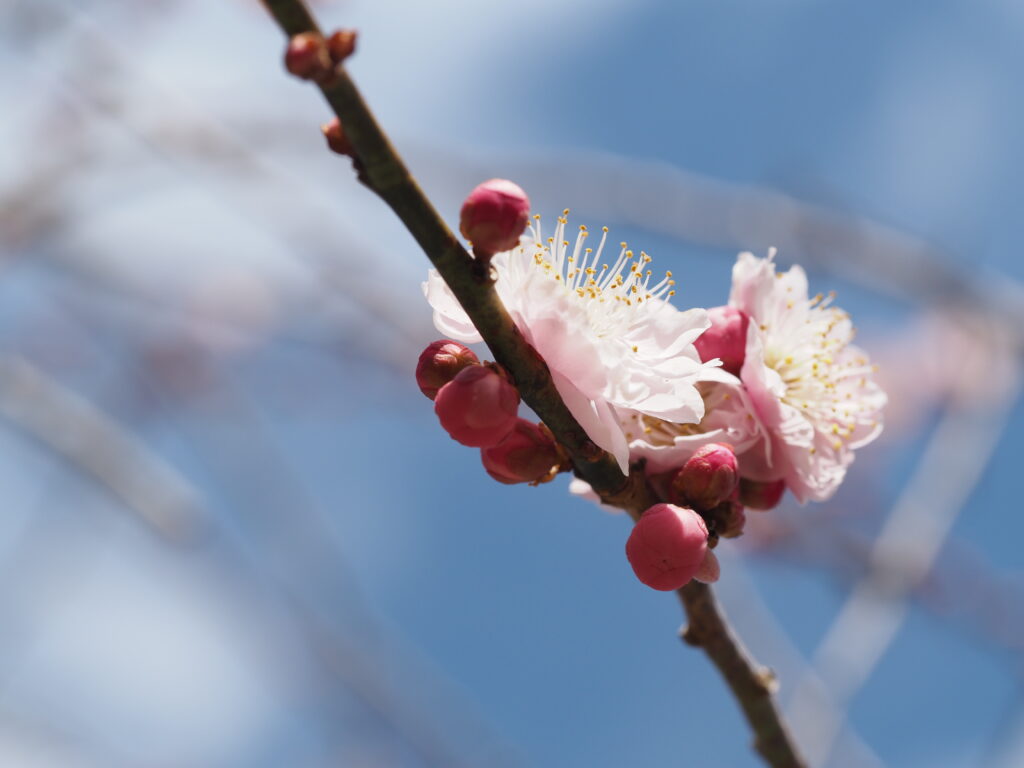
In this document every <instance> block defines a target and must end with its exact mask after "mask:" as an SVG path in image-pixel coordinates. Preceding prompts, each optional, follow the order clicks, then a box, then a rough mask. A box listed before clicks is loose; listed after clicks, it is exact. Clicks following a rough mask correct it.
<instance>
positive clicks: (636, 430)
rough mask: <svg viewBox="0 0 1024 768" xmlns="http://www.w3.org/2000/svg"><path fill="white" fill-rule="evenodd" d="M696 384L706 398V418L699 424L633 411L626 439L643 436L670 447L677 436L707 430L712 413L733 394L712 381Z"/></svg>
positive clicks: (662, 446) (636, 438) (685, 435)
mask: <svg viewBox="0 0 1024 768" xmlns="http://www.w3.org/2000/svg"><path fill="white" fill-rule="evenodd" d="M696 386H697V391H698V392H700V396H701V398H703V400H704V418H703V419H701V421H700V423H699V424H677V423H675V422H671V421H665V420H664V419H659V418H657V417H655V416H648V415H647V414H644V413H633V414H631V416H630V417H629V421H628V423H627V424H626V425H625V434H626V439H627V440H629V441H631V442H632V441H633V440H638V439H641V438H642V439H643V441H644V442H645V443H647V444H648V445H652V446H654V447H656V448H668V447H671V446H673V445H675V439H676V438H677V437H693V436H694V435H700V434H703V433H704V432H706V431H707V429H706V427H705V425H706V424H707V422H708V419H709V418H710V417H711V414H712V413H714V411H715V409H716V408H719V407H720V406H722V405H723V404H724V403H725V402H726V401H727V400H730V399H732V394H730V393H729V392H728V391H727V389H726V388H725V387H720V386H716V384H715V383H714V382H710V381H699V382H697V385H696Z"/></svg>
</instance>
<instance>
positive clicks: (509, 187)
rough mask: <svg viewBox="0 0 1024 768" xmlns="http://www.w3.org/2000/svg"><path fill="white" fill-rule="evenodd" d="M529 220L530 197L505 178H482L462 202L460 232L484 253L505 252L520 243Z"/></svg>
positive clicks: (475, 247)
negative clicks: (486, 179)
mask: <svg viewBox="0 0 1024 768" xmlns="http://www.w3.org/2000/svg"><path fill="white" fill-rule="evenodd" d="M529 220H530V199H529V198H528V197H527V196H526V193H525V192H523V190H522V189H521V188H520V187H519V186H518V185H516V184H513V183H512V182H511V181H507V180H505V179H491V180H490V181H485V182H484V183H483V184H481V185H480V186H478V187H477V188H476V189H474V190H473V191H472V192H470V193H469V197H467V198H466V201H465V202H464V203H463V204H462V212H461V214H460V216H459V231H460V232H462V236H463V237H465V238H466V239H467V240H469V241H470V242H471V243H473V248H474V249H475V250H479V251H481V252H483V253H497V252H498V251H507V250H509V249H511V248H514V247H515V246H516V245H518V244H519V236H520V235H521V234H523V230H524V229H526V225H527V223H529Z"/></svg>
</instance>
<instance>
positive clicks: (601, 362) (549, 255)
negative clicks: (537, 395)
mask: <svg viewBox="0 0 1024 768" xmlns="http://www.w3.org/2000/svg"><path fill="white" fill-rule="evenodd" d="M566 213H567V212H566ZM535 219H536V221H535V224H534V226H533V227H532V228H531V229H529V230H527V232H526V233H525V234H524V236H523V237H522V238H521V240H520V242H519V245H518V246H516V247H515V248H513V249H512V250H509V251H504V252H501V253H498V254H495V256H494V257H493V259H492V260H491V265H492V267H493V269H494V273H495V275H496V277H497V282H496V284H495V288H496V290H497V293H498V296H499V297H500V298H501V301H502V303H503V304H504V305H505V308H506V309H507V310H508V312H509V314H510V315H511V316H512V319H513V320H514V321H515V323H516V326H517V327H518V328H519V330H520V331H521V332H522V334H523V336H524V337H525V339H526V341H527V342H528V343H530V344H531V345H532V346H533V347H534V349H536V350H537V352H538V353H539V354H540V355H541V357H543V358H544V361H545V362H546V363H547V365H548V367H549V368H550V370H551V376H552V379H553V380H554V384H555V387H556V388H557V389H558V393H559V394H560V395H561V397H562V399H563V400H564V401H565V404H566V406H567V407H568V408H569V411H570V412H571V413H572V414H573V416H574V417H575V418H576V419H577V421H579V423H580V425H581V426H582V427H583V428H584V429H585V430H586V432H587V434H588V435H589V436H590V439H591V440H593V441H594V443H596V444H597V445H598V446H599V447H601V448H603V449H604V450H606V451H608V452H609V453H611V454H612V455H613V456H614V457H615V459H616V460H617V461H618V463H619V467H620V468H621V469H622V471H623V472H624V473H625V472H627V471H628V469H629V460H630V450H629V438H628V437H627V436H626V431H627V427H626V426H625V425H624V423H623V420H622V418H621V416H620V413H621V412H622V411H625V412H629V413H635V414H639V415H640V416H643V417H649V418H653V419H659V420H661V421H664V422H666V423H670V424H695V423H697V422H699V421H700V420H701V418H703V416H704V400H703V398H702V397H701V394H700V392H698V391H697V387H696V384H697V381H698V380H699V379H700V377H701V375H702V374H703V373H704V372H705V371H708V370H710V369H713V368H714V367H716V366H717V365H718V361H717V360H716V361H710V362H707V363H702V362H701V359H700V356H699V355H698V354H697V351H696V349H695V348H694V345H693V343H694V341H695V340H696V339H697V337H698V336H699V335H700V334H701V332H702V331H703V330H704V329H705V328H707V327H708V325H709V323H708V318H707V313H706V312H705V311H704V310H703V309H691V310H688V311H685V312H682V311H679V310H677V309H676V308H675V307H673V306H672V305H671V304H670V303H669V301H668V298H669V297H670V296H671V295H672V294H674V293H675V291H674V290H673V285H674V281H673V280H672V277H671V273H669V274H667V275H666V277H665V278H664V279H663V280H660V281H655V280H653V279H652V277H651V274H652V273H651V270H649V269H647V268H646V267H647V265H648V264H649V262H650V261H651V259H650V257H649V256H647V255H646V254H644V253H640V254H639V255H638V256H637V255H634V253H633V251H631V250H629V249H628V248H627V247H626V244H625V243H622V244H621V249H620V251H619V253H618V256H617V257H615V258H614V259H608V261H607V262H602V261H601V259H602V256H603V254H604V250H605V244H606V240H607V236H608V232H607V228H605V229H604V231H603V234H602V236H601V240H600V243H599V244H598V246H597V248H596V249H591V248H588V247H585V246H586V242H587V238H588V237H589V232H588V231H587V229H586V227H580V232H579V234H578V236H577V237H576V241H575V244H574V245H570V243H569V241H568V239H566V231H565V230H566V225H567V221H566V218H565V216H564V215H563V216H561V217H559V219H558V225H557V227H556V228H555V232H554V234H553V235H552V236H551V237H548V238H544V237H543V236H542V233H541V228H540V222H539V219H537V218H536V217H535ZM423 289H424V294H425V295H426V297H427V301H429V302H430V305H431V306H432V307H433V309H434V324H435V325H436V326H437V328H438V330H439V331H441V333H443V334H445V335H447V336H451V337H452V338H454V339H457V340H459V341H462V342H464V343H467V344H471V343H474V342H477V341H480V340H481V338H480V335H479V333H477V330H476V328H474V327H473V324H472V322H471V321H470V319H469V317H468V316H467V315H466V313H465V312H464V311H463V309H462V307H461V306H460V305H459V303H458V301H457V300H456V299H455V296H454V295H453V294H452V293H451V291H450V290H449V288H448V286H447V285H446V284H445V282H444V280H443V279H442V278H441V276H440V275H439V274H438V273H437V272H436V270H431V272H430V274H429V277H428V279H427V282H426V283H425V284H424V286H423Z"/></svg>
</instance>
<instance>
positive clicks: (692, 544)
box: [626, 307, 786, 590]
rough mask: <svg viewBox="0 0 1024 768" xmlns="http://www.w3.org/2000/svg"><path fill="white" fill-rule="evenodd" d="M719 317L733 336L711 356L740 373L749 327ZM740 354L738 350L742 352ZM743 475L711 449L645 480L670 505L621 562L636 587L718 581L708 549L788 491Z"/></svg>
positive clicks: (660, 508) (636, 531)
mask: <svg viewBox="0 0 1024 768" xmlns="http://www.w3.org/2000/svg"><path fill="white" fill-rule="evenodd" d="M723 309H729V308H728V307H726V308H723ZM719 317H724V318H725V321H726V323H727V325H729V326H731V330H729V329H727V330H728V332H726V333H723V334H721V335H720V336H719V337H718V341H716V344H717V343H718V342H722V343H721V344H719V346H718V347H717V348H716V350H715V355H716V356H718V357H721V358H722V359H723V361H727V362H726V364H728V365H731V366H735V367H736V368H737V369H738V368H740V367H742V365H743V358H742V354H741V355H740V356H739V358H738V359H737V358H736V356H735V355H734V354H733V353H734V352H735V351H736V349H737V347H736V345H735V344H733V342H734V341H735V338H736V336H737V334H738V333H740V330H737V327H740V326H742V328H741V330H742V333H743V334H744V335H745V333H746V330H745V325H746V322H747V321H746V319H745V318H739V319H737V316H736V315H734V314H732V313H731V312H722V313H719ZM713 322H714V321H713ZM712 328H714V324H713V325H712ZM705 333H707V332H705ZM739 349H740V350H741V351H742V346H740V347H739ZM702 354H703V353H702ZM741 471H742V467H741V466H740V463H739V461H738V459H737V457H736V453H735V452H734V451H733V448H732V446H730V445H728V444H726V443H708V444H706V445H703V446H701V447H700V448H698V449H697V450H696V451H694V452H693V454H692V455H691V456H690V458H689V459H687V460H686V462H685V463H684V464H683V466H681V467H679V468H678V469H677V470H675V471H673V472H667V473H659V474H656V475H651V476H649V477H648V481H649V485H650V488H651V490H652V491H653V492H654V493H655V494H656V495H658V496H660V497H661V498H666V499H668V501H669V502H671V503H669V504H656V505H655V506H653V507H651V508H650V509H648V510H647V511H646V512H644V513H643V515H641V517H640V519H639V521H637V524H636V525H635V526H634V528H633V531H632V533H631V534H630V537H629V541H628V542H627V544H626V557H627V558H628V559H629V562H630V564H631V565H632V566H633V571H634V573H636V575H637V578H638V579H640V581H641V582H643V583H644V584H646V585H647V586H649V587H652V588H654V589H662V590H670V589H678V588H680V587H682V586H684V585H685V584H686V583H687V582H689V581H690V579H697V580H698V581H703V582H706V583H710V582H714V581H717V580H718V577H719V564H718V559H717V558H716V557H715V555H714V552H713V551H712V548H713V547H714V546H715V545H716V544H717V543H718V540H719V538H724V539H732V538H735V537H737V536H740V535H741V534H742V533H743V528H744V525H745V524H746V519H747V518H746V507H749V508H751V509H756V510H766V509H772V508H773V507H775V506H777V505H778V504H779V502H780V501H781V500H782V496H783V494H784V493H785V491H786V483H785V481H784V480H777V481H773V482H758V481H754V480H749V479H747V478H744V477H741V474H740V473H741Z"/></svg>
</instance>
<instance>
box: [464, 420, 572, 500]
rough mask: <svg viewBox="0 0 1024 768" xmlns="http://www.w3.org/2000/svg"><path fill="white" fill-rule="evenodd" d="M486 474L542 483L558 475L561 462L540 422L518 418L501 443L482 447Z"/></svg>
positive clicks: (509, 481) (501, 479)
mask: <svg viewBox="0 0 1024 768" xmlns="http://www.w3.org/2000/svg"><path fill="white" fill-rule="evenodd" d="M480 460H481V461H483V464H484V469H486V470H487V474H488V475H490V476H491V477H493V478H494V479H495V480H497V481H498V482H499V483H505V484H507V485H513V484H515V483H541V482H545V481H546V480H550V479H551V478H553V477H554V476H555V474H556V472H552V470H553V469H556V467H557V466H558V464H559V463H560V461H561V456H560V455H559V451H558V446H557V445H556V444H555V441H554V439H553V438H552V437H551V434H550V433H549V432H548V431H547V430H545V429H543V428H542V427H541V426H540V425H539V424H532V423H530V422H529V421H527V420H526V419H518V420H517V421H516V425H515V428H514V429H513V430H512V431H511V432H509V433H508V436H507V437H505V439H504V440H502V441H501V442H500V443H498V444H497V445H495V446H492V447H490V448H481V449H480Z"/></svg>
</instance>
